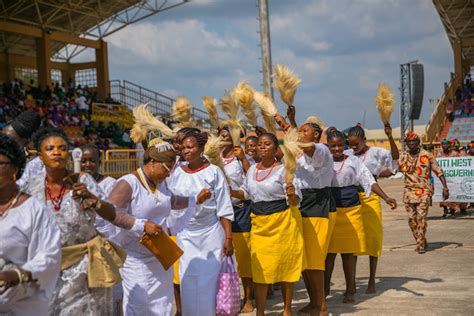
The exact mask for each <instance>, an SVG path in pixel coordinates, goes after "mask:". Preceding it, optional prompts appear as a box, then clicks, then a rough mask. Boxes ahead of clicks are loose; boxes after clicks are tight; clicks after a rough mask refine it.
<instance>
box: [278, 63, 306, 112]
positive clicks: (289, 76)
mask: <svg viewBox="0 0 474 316" xmlns="http://www.w3.org/2000/svg"><path fill="white" fill-rule="evenodd" d="M300 83H301V79H300V78H298V76H297V75H296V74H295V73H294V72H293V71H292V70H291V69H290V68H288V67H287V66H285V65H276V66H275V84H274V87H275V88H277V89H278V91H280V99H281V100H282V101H283V103H285V104H286V105H288V106H290V105H293V100H294V99H295V94H296V89H297V88H298V85H299V84H300Z"/></svg>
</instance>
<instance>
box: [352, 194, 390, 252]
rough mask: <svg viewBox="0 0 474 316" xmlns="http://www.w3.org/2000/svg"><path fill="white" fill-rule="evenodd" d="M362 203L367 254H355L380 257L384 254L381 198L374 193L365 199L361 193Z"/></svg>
mask: <svg viewBox="0 0 474 316" xmlns="http://www.w3.org/2000/svg"><path fill="white" fill-rule="evenodd" d="M359 198H360V202H361V213H362V221H363V222H364V230H365V244H366V250H365V252H358V253H355V255H356V256H372V257H380V255H381V254H382V244H383V228H382V206H381V204H380V197H379V196H378V195H377V194H375V193H372V195H371V196H370V197H368V198H367V197H365V194H364V193H359Z"/></svg>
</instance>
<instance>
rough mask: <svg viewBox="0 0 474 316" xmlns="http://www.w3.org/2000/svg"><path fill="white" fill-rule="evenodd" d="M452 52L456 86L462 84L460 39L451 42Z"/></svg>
mask: <svg viewBox="0 0 474 316" xmlns="http://www.w3.org/2000/svg"><path fill="white" fill-rule="evenodd" d="M453 54H454V75H455V78H454V82H455V83H456V84H455V86H456V88H458V87H459V86H461V85H462V81H463V79H464V77H463V65H462V64H463V63H462V59H463V58H462V43H461V41H460V40H456V41H454V43H453Z"/></svg>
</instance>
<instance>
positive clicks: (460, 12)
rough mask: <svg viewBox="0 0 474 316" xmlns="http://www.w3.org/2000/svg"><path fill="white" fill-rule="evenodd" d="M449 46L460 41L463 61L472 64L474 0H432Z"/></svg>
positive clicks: (473, 50)
mask: <svg viewBox="0 0 474 316" xmlns="http://www.w3.org/2000/svg"><path fill="white" fill-rule="evenodd" d="M433 4H434V6H435V8H436V10H437V11H438V14H439V16H440V18H441V22H442V23H443V26H444V29H445V30H446V34H447V35H448V38H449V41H450V43H451V46H453V48H454V45H455V43H456V42H460V41H462V42H463V43H465V44H466V45H463V48H462V55H463V59H464V60H465V61H468V62H469V63H470V64H471V65H472V64H474V0H433Z"/></svg>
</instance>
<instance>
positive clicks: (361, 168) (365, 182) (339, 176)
mask: <svg viewBox="0 0 474 316" xmlns="http://www.w3.org/2000/svg"><path fill="white" fill-rule="evenodd" d="M374 183H375V178H374V177H373V176H372V174H371V173H370V171H369V169H367V167H366V166H365V165H364V164H363V163H362V160H361V159H359V158H357V157H355V156H347V158H346V159H344V160H343V161H334V178H333V180H332V186H333V187H339V188H340V187H347V186H350V185H355V186H359V185H360V186H362V188H363V189H364V192H365V195H366V196H367V197H369V196H370V194H371V193H372V185H373V184H374Z"/></svg>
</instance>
